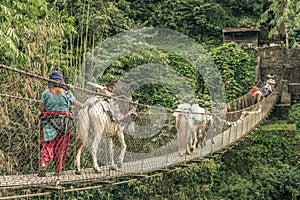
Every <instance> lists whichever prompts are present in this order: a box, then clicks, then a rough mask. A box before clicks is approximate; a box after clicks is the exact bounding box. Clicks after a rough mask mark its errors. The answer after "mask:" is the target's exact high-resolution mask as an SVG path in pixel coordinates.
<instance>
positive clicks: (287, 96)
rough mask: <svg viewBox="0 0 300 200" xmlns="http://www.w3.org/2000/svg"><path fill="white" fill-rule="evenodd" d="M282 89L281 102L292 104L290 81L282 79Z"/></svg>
mask: <svg viewBox="0 0 300 200" xmlns="http://www.w3.org/2000/svg"><path fill="white" fill-rule="evenodd" d="M281 84H282V87H281V88H282V89H281V95H280V103H281V104H291V93H290V92H289V83H288V81H287V80H282V81H281Z"/></svg>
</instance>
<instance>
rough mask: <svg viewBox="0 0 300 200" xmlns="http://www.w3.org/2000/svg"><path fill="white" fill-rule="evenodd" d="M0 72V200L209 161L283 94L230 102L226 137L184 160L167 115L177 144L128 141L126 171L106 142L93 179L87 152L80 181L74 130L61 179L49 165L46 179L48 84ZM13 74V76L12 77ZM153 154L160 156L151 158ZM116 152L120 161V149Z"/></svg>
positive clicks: (258, 120)
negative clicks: (20, 192)
mask: <svg viewBox="0 0 300 200" xmlns="http://www.w3.org/2000/svg"><path fill="white" fill-rule="evenodd" d="M0 71H1V74H4V75H3V76H2V77H1V78H0V79H2V80H1V81H0V89H1V90H0V91H1V94H0V127H1V128H0V132H1V134H0V199H1V195H4V196H5V193H3V194H1V190H5V189H18V188H22V189H24V188H41V187H42V188H43V187H51V186H60V185H64V184H75V183H85V182H93V181H98V182H99V181H103V182H105V181H107V180H109V179H110V178H114V177H121V176H139V175H141V174H142V173H146V172H152V171H159V170H162V169H165V168H166V167H168V166H174V165H179V164H181V163H185V162H187V161H191V160H195V159H199V158H203V157H206V156H209V155H211V154H213V153H216V152H219V151H221V150H222V149H224V148H226V147H228V146H230V145H232V144H234V143H235V142H237V141H238V140H240V139H242V138H243V137H244V136H245V135H247V134H248V133H250V132H251V131H252V130H253V129H255V127H257V125H258V124H259V123H261V122H262V120H264V119H265V118H266V117H267V116H268V115H269V113H270V112H271V111H272V108H273V106H274V105H275V103H276V101H277V98H278V95H279V91H280V87H277V88H276V90H275V91H274V92H272V93H271V94H270V95H269V96H268V97H267V98H265V99H263V100H262V101H261V102H260V103H259V104H255V103H254V102H253V99H251V97H249V96H248V94H246V95H244V96H242V97H240V98H238V99H236V100H234V101H232V102H230V103H229V104H228V112H227V113H226V115H227V123H226V122H225V126H224V128H223V131H221V132H220V133H219V134H217V135H216V134H214V133H208V137H207V140H206V142H205V144H204V146H203V147H202V148H201V149H199V150H197V151H196V152H194V153H193V154H191V155H185V156H182V157H179V156H178V151H177V144H176V141H177V140H176V129H174V127H175V122H174V121H175V120H174V118H173V117H172V112H169V113H166V114H167V116H168V117H167V122H166V123H169V125H170V126H169V128H168V130H167V131H168V134H170V138H172V137H173V140H170V141H160V142H159V141H156V140H155V139H161V138H155V137H154V136H153V137H148V138H138V139H134V138H132V137H129V136H128V137H127V138H125V139H126V143H127V146H128V147H127V151H126V154H125V159H124V165H123V166H122V168H121V169H120V170H112V169H111V168H109V167H108V166H107V161H108V160H109V158H108V147H107V144H106V140H105V138H104V139H103V142H102V144H101V145H102V147H101V152H99V158H101V159H99V161H100V162H102V163H100V164H101V171H100V173H95V171H94V170H93V169H92V159H91V157H90V153H89V152H88V151H85V152H84V154H83V156H82V158H81V159H82V168H83V170H82V174H81V175H76V174H75V173H74V158H75V155H74V151H73V150H74V143H75V134H74V133H75V132H76V126H74V127H73V130H72V131H71V133H72V135H71V140H70V146H69V150H68V153H67V157H66V162H65V166H64V171H63V173H62V174H60V175H58V176H57V175H56V176H55V175H54V174H53V172H51V171H52V169H53V166H51V165H53V164H52V163H50V164H49V166H48V172H47V176H46V177H38V176H37V172H38V170H39V169H38V168H39V149H40V146H41V142H40V141H41V139H40V138H41V135H40V120H39V114H40V112H39V111H38V104H39V100H37V99H40V94H41V93H42V91H43V90H44V88H45V80H43V79H40V78H39V77H34V76H31V77H32V78H28V76H29V77H30V74H26V73H20V72H19V73H15V72H16V71H10V70H7V69H5V68H3V67H2V68H1V66H0ZM12 73H14V74H13V76H12ZM12 79H18V80H22V81H21V82H20V85H18V86H16V85H13V84H11V83H12V82H13V81H12ZM2 83H5V84H2ZM73 109H74V110H73V112H76V108H73ZM245 113H248V114H245ZM153 114H154V115H155V113H153ZM160 114H161V113H158V115H160ZM230 121H231V122H232V121H235V123H228V122H230ZM151 145H152V146H151ZM155 145H156V146H155ZM149 146H150V147H149ZM155 148H160V149H162V150H161V151H157V152H155V150H154V153H149V152H151V150H152V149H155ZM115 152H116V155H118V153H119V148H118V146H116V150H115ZM140 152H142V153H140ZM44 194H48V193H44ZM7 198H9V197H7Z"/></svg>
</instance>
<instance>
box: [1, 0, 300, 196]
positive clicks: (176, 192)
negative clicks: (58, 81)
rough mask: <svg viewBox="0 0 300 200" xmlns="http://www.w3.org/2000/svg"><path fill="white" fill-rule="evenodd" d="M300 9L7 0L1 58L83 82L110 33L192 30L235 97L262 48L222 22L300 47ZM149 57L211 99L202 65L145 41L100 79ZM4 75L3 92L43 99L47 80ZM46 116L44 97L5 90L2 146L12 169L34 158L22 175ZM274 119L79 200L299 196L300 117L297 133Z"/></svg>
mask: <svg viewBox="0 0 300 200" xmlns="http://www.w3.org/2000/svg"><path fill="white" fill-rule="evenodd" d="M299 10H300V3H299V1H298V0H278V1H271V0H243V1H235V0H161V1H156V0H111V1H108V0H93V1H91V0H84V1H78V0H76V1H73V0H15V1H10V0H3V1H1V2H0V44H1V48H0V64H3V65H6V66H11V67H14V68H17V69H22V70H25V71H27V72H30V73H33V74H37V75H41V76H43V77H47V75H48V74H49V72H50V71H52V70H53V69H56V68H59V69H61V70H62V71H63V72H64V76H65V80H66V82H68V83H71V84H74V83H75V81H76V76H77V75H78V72H81V71H83V70H84V67H85V66H84V65H83V63H85V62H86V60H87V59H88V58H89V57H93V56H94V55H96V53H97V47H98V45H99V43H101V42H103V41H105V39H107V38H109V37H112V36H114V35H116V34H117V33H120V32H122V31H126V30H134V29H138V28H144V27H158V28H166V29H171V30H174V31H177V32H180V33H183V34H185V35H187V36H188V37H190V38H192V39H194V40H195V41H196V42H198V43H199V44H201V45H202V47H203V48H204V49H205V50H207V52H208V54H209V55H210V56H211V58H212V59H213V60H214V62H215V64H216V68H217V69H218V70H219V71H220V73H221V75H222V78H223V81H224V85H225V88H226V100H227V101H231V100H233V99H235V98H237V97H240V96H241V95H243V94H245V93H246V92H247V91H249V89H250V88H251V86H252V85H253V84H255V83H254V70H255V67H256V65H257V60H256V58H257V52H256V50H254V49H249V48H247V47H246V46H243V45H241V46H239V45H237V44H236V43H227V44H222V29H223V28H225V27H256V26H257V27H259V28H260V29H261V34H260V45H263V44H265V43H270V42H276V43H280V42H281V41H283V42H284V43H285V44H286V46H287V47H290V48H297V47H298V45H299V44H298V43H297V42H296V41H299V40H300V34H299V31H300V28H299V27H300V26H299V23H300V19H299V18H300V15H299ZM283 25H285V27H284V26H283ZM147 63H159V64H163V65H168V66H172V67H173V69H174V70H176V71H177V72H178V73H180V74H181V75H182V76H183V77H185V79H186V80H187V81H188V82H189V83H190V84H191V86H192V89H193V90H194V91H193V92H194V93H195V95H196V97H197V98H198V99H197V101H198V102H199V104H200V105H201V106H203V107H210V106H211V99H210V96H209V91H208V89H207V87H206V85H205V82H204V80H203V78H202V77H201V76H200V75H199V74H198V73H197V70H196V68H195V66H193V65H192V64H191V63H189V62H187V60H185V59H184V58H183V57H181V56H179V55H176V54H175V53H174V52H167V51H164V50H161V49H147V48H145V49H143V50H140V51H135V52H132V53H129V54H125V55H122V56H121V57H119V58H117V59H116V60H114V62H112V63H111V64H110V66H109V67H108V68H107V70H106V71H105V73H104V74H103V76H102V77H101V79H99V80H98V81H99V83H100V84H107V83H110V82H111V81H113V80H116V79H119V78H121V77H122V76H123V75H124V74H126V72H128V70H130V69H133V68H135V67H136V66H139V65H143V64H147ZM0 73H1V76H0V91H3V93H7V94H8V95H14V96H20V97H25V98H29V99H31V100H38V99H40V95H41V93H42V91H43V90H44V89H45V87H46V82H45V81H42V80H36V79H32V78H28V77H27V76H22V75H19V74H17V73H13V72H8V71H6V70H4V69H1V68H0ZM16 86H18V87H16ZM1 93H2V92H1ZM133 96H134V98H135V99H138V100H139V102H140V103H144V104H147V105H157V104H160V105H163V106H165V107H168V108H174V107H175V106H176V103H177V102H176V98H175V97H174V94H173V93H172V92H171V91H169V90H168V88H165V87H162V86H159V85H155V84H153V85H147V86H145V87H143V88H141V89H139V90H137V91H136V92H135V93H134V95H133ZM7 105H11V106H7ZM294 110H296V111H299V107H297V106H295V107H293V108H292V111H291V113H292V114H291V115H290V117H289V123H295V122H297V120H298V119H299V116H298V114H296V113H297V112H296V111H294ZM298 113H299V112H298ZM38 115H39V112H38V110H37V104H35V103H32V101H29V102H28V103H24V104H23V103H20V101H19V100H16V99H8V98H4V97H0V119H1V120H0V125H1V130H0V132H1V134H2V135H1V137H0V143H1V145H0V150H1V151H3V152H4V154H5V155H9V158H10V160H11V161H10V162H11V163H13V164H12V165H11V169H10V173H13V174H16V173H19V171H18V163H24V165H25V164H26V168H25V169H23V170H24V171H23V173H26V172H28V171H31V170H32V169H36V168H37V167H38V166H37V163H36V162H37V160H36V158H37V156H38V152H37V149H38V148H39V143H37V142H36V141H39V137H40V135H39V131H38V128H37V116H38ZM298 121H299V120H298ZM274 126H276V125H274V124H273V125H267V126H266V127H267V128H266V130H264V129H263V128H262V129H259V130H257V131H256V132H255V133H254V134H252V135H251V136H250V137H249V138H248V139H247V141H246V142H245V144H244V143H243V144H241V146H238V147H237V148H236V149H234V150H232V151H228V152H227V153H226V154H224V155H223V156H221V157H218V158H216V159H214V160H212V159H208V160H205V161H204V162H201V163H200V164H194V165H192V166H191V167H189V168H185V169H179V170H177V171H175V172H172V173H167V174H163V175H159V176H156V177H154V178H150V179H146V182H145V183H139V182H137V183H133V184H132V185H130V184H129V185H121V186H118V187H112V188H106V189H105V190H96V191H93V192H90V191H86V192H82V193H76V195H78V199H80V198H82V199H89V198H90V199H95V198H97V199H98V197H99V198H100V199H101V198H102V199H118V198H122V199H124V198H125V199H140V198H141V199H173V198H179V199H190V198H192V197H194V198H195V199H197V198H198V199H201V198H203V199H220V198H221V199H222V198H223V199H247V198H249V199H254V198H256V199H284V197H283V195H286V196H288V197H291V199H297V198H299V182H300V181H299V152H298V151H297V147H298V149H299V127H300V126H299V124H297V123H296V130H294V129H292V130H289V129H288V128H286V127H285V126H287V127H291V126H292V125H291V124H288V125H282V126H279V129H280V130H276V129H275V130H269V129H272V128H273V127H274ZM282 127H285V128H283V129H284V131H281V128H282ZM286 129H287V130H286ZM28 133H30V134H28ZM262 136H265V137H262ZM167 137H170V136H166V135H161V137H159V138H155V140H154V142H153V144H152V145H149V144H147V145H149V146H144V147H141V148H143V149H145V151H146V150H147V151H149V150H151V149H154V148H155V145H157V144H160V143H161V142H163V141H165V140H167V139H169V138H167ZM28 141H31V143H32V144H31V143H30V144H28ZM157 141H158V142H157ZM156 142H157V144H156ZM15 143H18V144H19V145H13V144H15ZM259 144H261V146H259ZM263 145H266V146H263ZM297 145H298V146H297ZM139 148H140V147H139ZM15 152H17V154H14V153H15ZM19 154H22V155H25V157H26V158H28V159H27V160H25V161H20V160H18V161H16V159H15V157H13V156H12V155H14V156H16V157H17V156H18V155H19ZM245 158H247V160H245ZM236 160H237V162H236ZM83 163H84V161H83ZM233 163H234V164H233ZM0 166H1V165H0ZM237 166H238V167H237ZM240 166H243V167H242V168H241V167H240ZM236 169H245V171H236ZM1 170H2V169H0V171H1ZM287 179H288V181H287ZM195 185H199V187H195ZM297 190H298V191H297ZM123 191H128V193H123ZM122 195H123V197H122ZM201 195H203V196H201ZM205 195H207V196H205ZM226 195H232V196H226ZM243 195H244V196H243ZM76 198H77V197H76ZM74 199H75V197H74Z"/></svg>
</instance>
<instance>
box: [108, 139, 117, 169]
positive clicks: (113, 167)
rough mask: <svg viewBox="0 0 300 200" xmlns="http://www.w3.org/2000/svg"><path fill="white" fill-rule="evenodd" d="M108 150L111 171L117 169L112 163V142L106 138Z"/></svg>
mask: <svg viewBox="0 0 300 200" xmlns="http://www.w3.org/2000/svg"><path fill="white" fill-rule="evenodd" d="M107 139H108V148H109V159H110V167H111V169H113V170H116V169H117V167H116V166H115V163H114V144H113V140H112V137H108V138H107Z"/></svg>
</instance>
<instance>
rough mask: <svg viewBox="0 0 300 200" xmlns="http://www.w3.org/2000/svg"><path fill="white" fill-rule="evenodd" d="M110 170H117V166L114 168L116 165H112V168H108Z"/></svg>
mask: <svg viewBox="0 0 300 200" xmlns="http://www.w3.org/2000/svg"><path fill="white" fill-rule="evenodd" d="M110 169H111V170H118V168H117V166H116V165H112V166H110Z"/></svg>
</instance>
